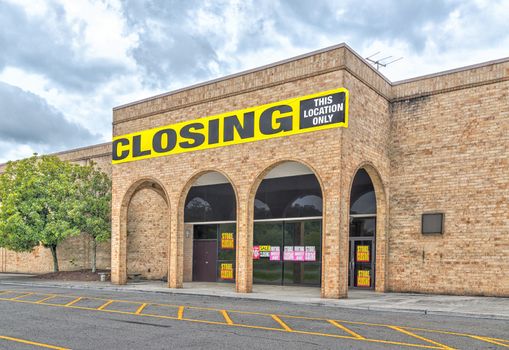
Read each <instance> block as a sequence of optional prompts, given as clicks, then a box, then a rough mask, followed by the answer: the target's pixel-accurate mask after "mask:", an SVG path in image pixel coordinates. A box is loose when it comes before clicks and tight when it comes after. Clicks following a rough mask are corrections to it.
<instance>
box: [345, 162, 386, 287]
mask: <svg viewBox="0 0 509 350" xmlns="http://www.w3.org/2000/svg"><path fill="white" fill-rule="evenodd" d="M361 169H364V170H365V171H366V172H367V173H368V175H369V178H370V179H371V183H372V184H373V188H374V189H375V200H376V233H375V242H376V262H375V276H376V278H375V290H376V291H378V292H384V291H386V289H387V285H386V283H387V278H386V272H387V254H388V248H387V245H388V230H389V229H388V227H389V215H388V214H389V204H388V195H387V188H388V186H387V185H386V184H385V181H384V180H383V178H382V176H381V174H380V172H379V171H378V169H377V168H376V166H375V165H374V164H373V163H372V162H369V161H364V162H362V163H360V164H359V165H358V166H357V167H356V168H355V171H354V172H353V173H352V174H351V177H350V186H349V191H348V192H347V194H346V203H347V205H348V211H347V213H348V222H349V220H350V196H351V193H352V186H353V181H354V179H355V176H356V175H357V173H358V172H359V170H361Z"/></svg>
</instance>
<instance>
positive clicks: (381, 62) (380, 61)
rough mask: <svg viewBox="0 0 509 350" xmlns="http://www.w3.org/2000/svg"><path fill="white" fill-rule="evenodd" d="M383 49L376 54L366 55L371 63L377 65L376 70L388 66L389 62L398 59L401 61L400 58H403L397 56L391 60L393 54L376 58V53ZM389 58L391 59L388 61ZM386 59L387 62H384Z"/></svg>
mask: <svg viewBox="0 0 509 350" xmlns="http://www.w3.org/2000/svg"><path fill="white" fill-rule="evenodd" d="M380 52H381V51H378V52H376V53H374V54H372V55H371V56H369V57H366V60H367V61H369V62H371V64H373V65H374V66H375V67H376V70H380V67H384V68H385V67H387V66H388V65H389V64H391V63H394V62H396V61H399V60H402V59H403V57H399V58H396V59H393V60H391V58H392V57H393V56H387V57H384V58H379V59H376V60H375V59H374V58H373V57H375V56H376V55H378V54H379V53H380ZM387 60H389V61H387ZM384 61H385V62H384Z"/></svg>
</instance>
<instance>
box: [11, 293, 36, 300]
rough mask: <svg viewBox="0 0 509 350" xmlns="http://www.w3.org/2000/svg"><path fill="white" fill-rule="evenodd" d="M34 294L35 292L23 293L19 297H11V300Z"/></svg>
mask: <svg viewBox="0 0 509 350" xmlns="http://www.w3.org/2000/svg"><path fill="white" fill-rule="evenodd" d="M32 294H34V293H25V294H22V295H18V296H17V297H14V298H11V300H18V299H21V298H24V297H27V296H29V295H32Z"/></svg>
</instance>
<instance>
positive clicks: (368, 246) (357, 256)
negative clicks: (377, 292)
mask: <svg viewBox="0 0 509 350" xmlns="http://www.w3.org/2000/svg"><path fill="white" fill-rule="evenodd" d="M373 243H374V241H373V240H372V239H369V238H367V239H361V238H350V254H349V256H350V258H349V265H348V274H349V278H348V286H349V287H353V288H367V289H373V288H374V286H375V283H374V282H375V281H374V277H375V273H374V272H375V268H374V267H375V259H374V254H373V252H374V249H373V246H374V244H373Z"/></svg>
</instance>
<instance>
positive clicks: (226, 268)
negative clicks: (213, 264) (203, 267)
mask: <svg viewBox="0 0 509 350" xmlns="http://www.w3.org/2000/svg"><path fill="white" fill-rule="evenodd" d="M219 275H220V277H221V279H223V280H232V279H233V264H229V263H222V264H221V269H220V274H219Z"/></svg>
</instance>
